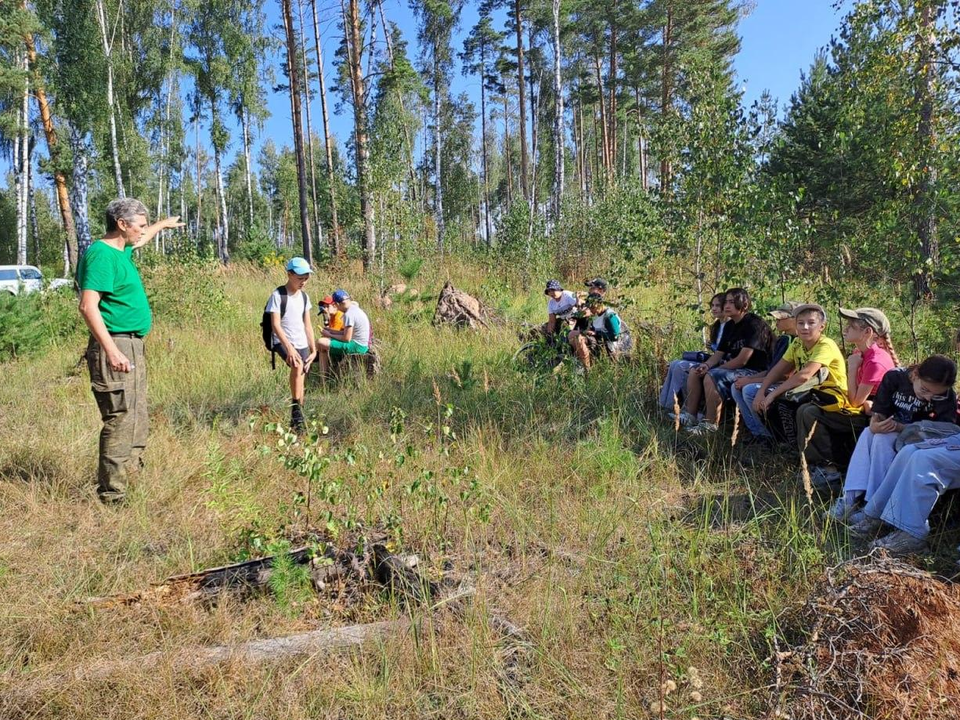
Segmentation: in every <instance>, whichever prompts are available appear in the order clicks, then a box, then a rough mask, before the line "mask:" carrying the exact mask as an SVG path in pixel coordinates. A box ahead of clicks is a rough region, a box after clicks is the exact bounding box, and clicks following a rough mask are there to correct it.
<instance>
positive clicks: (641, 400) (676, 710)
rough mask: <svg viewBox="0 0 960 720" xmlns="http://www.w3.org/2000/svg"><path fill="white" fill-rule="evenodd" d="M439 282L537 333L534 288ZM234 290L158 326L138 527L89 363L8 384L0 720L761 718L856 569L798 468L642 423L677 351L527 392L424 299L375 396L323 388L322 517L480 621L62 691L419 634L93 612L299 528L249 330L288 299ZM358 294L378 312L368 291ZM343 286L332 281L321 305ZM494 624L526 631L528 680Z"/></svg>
mask: <svg viewBox="0 0 960 720" xmlns="http://www.w3.org/2000/svg"><path fill="white" fill-rule="evenodd" d="M448 274H449V275H450V276H451V277H452V279H453V280H454V281H455V282H456V283H457V285H458V286H462V287H463V288H464V289H465V290H467V291H472V292H480V293H485V295H484V299H485V300H487V301H488V302H489V303H490V304H492V305H493V306H495V307H496V308H497V310H498V311H499V312H500V313H502V314H504V315H506V316H507V317H508V318H509V319H510V320H511V321H512V322H516V321H519V320H520V319H521V318H528V317H530V316H531V314H532V313H534V312H539V311H540V304H541V303H542V299H541V298H540V297H539V296H538V294H537V292H536V291H533V292H531V293H530V294H526V295H522V294H512V293H509V292H506V291H505V290H503V289H502V286H498V288H500V289H496V288H493V286H491V285H489V281H488V280H486V279H485V278H484V277H483V276H481V275H480V274H479V273H476V272H472V271H469V270H466V269H462V268H461V269H451V270H447V271H444V272H440V271H438V272H437V273H436V274H435V275H432V276H430V277H428V278H426V279H424V278H421V279H418V281H415V282H414V283H413V285H415V286H418V287H420V288H421V289H422V290H423V291H424V292H430V291H432V292H433V293H435V292H436V291H437V290H438V289H439V287H440V285H442V281H441V277H446V276H447V275H448ZM155 279H156V278H155ZM222 281H223V282H224V285H225V288H226V291H227V297H228V304H227V305H226V306H225V307H224V308H223V309H221V310H220V311H219V312H218V313H217V316H216V317H215V318H212V319H207V320H205V321H203V322H202V323H200V324H197V323H196V322H192V321H191V322H185V321H176V322H174V321H172V320H170V319H169V318H165V317H164V316H163V315H161V316H160V317H159V318H158V325H157V327H156V330H155V332H154V334H152V335H151V337H150V340H149V345H148V352H149V357H150V372H151V380H150V382H151V390H150V400H151V417H152V434H151V441H150V447H149V449H148V454H147V461H148V466H147V468H146V470H145V471H144V473H143V476H142V478H141V479H140V481H139V482H138V483H137V484H136V488H135V490H134V491H133V493H132V494H131V497H130V501H129V503H128V504H127V506H125V507H122V508H108V507H102V506H101V505H100V504H99V503H97V501H96V499H95V495H94V487H93V473H94V468H95V462H96V458H95V454H96V437H97V432H98V429H99V425H98V421H97V417H96V411H95V407H94V404H93V399H92V397H91V396H90V392H89V387H88V385H87V379H86V376H85V371H83V372H81V373H77V372H75V371H74V367H75V364H76V360H77V358H78V357H79V355H80V353H81V352H82V347H83V338H82V336H80V335H78V336H77V338H76V341H75V342H72V343H65V344H64V345H63V346H62V347H58V348H55V349H53V350H52V351H51V352H50V353H48V354H47V355H46V356H44V357H43V358H41V359H38V360H34V361H28V362H21V363H14V364H7V365H4V366H3V367H2V373H3V378H4V383H3V384H2V386H0V407H2V408H3V412H2V415H0V534H2V536H3V537H4V538H5V541H4V542H3V543H2V545H0V596H2V597H3V598H4V602H3V603H2V604H0V627H2V628H3V629H2V631H0V717H3V718H5V719H6V718H10V719H11V720H20V719H21V718H24V719H25V718H77V719H78V720H80V719H84V718H91V719H92V718H97V719H98V720H99V719H100V718H112V717H117V718H125V719H127V718H144V719H146V718H162V719H163V720H179V719H180V718H193V717H210V718H221V717H222V718H284V720H290V719H293V718H383V717H397V718H408V717H438V718H440V717H442V718H461V717H462V718H502V717H505V716H511V715H512V716H524V717H556V718H581V717H590V718H595V719H596V718H620V717H624V718H625V717H630V718H636V717H659V716H660V712H659V708H658V707H657V708H656V711H655V712H653V713H652V711H651V710H650V708H651V703H653V704H654V705H655V706H658V705H659V703H660V702H661V701H662V702H663V703H664V707H665V711H664V713H663V716H664V717H670V718H693V717H695V716H698V717H719V716H723V715H727V716H729V717H762V716H763V715H764V713H765V712H766V709H767V707H766V701H767V698H768V691H767V689H766V686H767V685H768V684H769V682H770V677H769V673H768V672H767V670H766V668H765V665H764V661H765V659H766V658H767V656H768V655H769V650H770V649H769V647H768V645H767V642H766V640H765V639H764V638H765V637H770V636H771V634H772V633H773V632H774V631H775V629H776V623H777V617H778V615H779V614H780V613H781V611H782V610H783V608H784V607H786V606H788V605H789V604H790V603H791V602H793V601H795V600H796V599H798V598H801V597H803V596H804V595H805V594H806V592H807V591H808V590H809V589H810V588H811V587H813V585H814V583H815V581H816V579H817V578H818V577H819V576H820V573H821V571H822V569H823V567H824V565H825V564H826V563H827V562H828V561H829V560H830V559H831V558H832V557H835V555H834V553H836V552H841V553H842V552H846V550H845V549H844V548H845V547H846V546H845V544H844V542H843V538H841V537H838V536H837V534H836V532H835V530H834V529H833V528H830V527H827V528H824V527H822V526H821V524H820V522H819V520H817V519H815V518H816V517H817V516H819V514H820V508H819V507H818V508H815V512H811V510H810V509H809V508H808V507H807V505H806V500H805V499H803V500H799V499H798V493H797V491H798V487H797V485H796V480H795V479H794V477H793V472H792V469H790V468H787V467H785V466H782V465H780V464H778V462H777V461H776V460H774V461H773V462H772V464H770V465H769V466H767V467H765V468H762V469H758V470H752V469H750V470H745V469H744V468H742V467H741V466H740V465H739V464H738V463H736V462H734V461H733V460H732V459H731V457H732V456H731V449H730V447H729V443H728V442H726V441H723V442H720V443H718V444H717V446H716V447H707V448H706V449H703V448H701V449H700V450H696V451H691V450H690V449H688V448H684V447H680V446H678V444H677V440H676V436H675V433H674V432H673V431H672V429H671V428H670V427H668V426H665V425H661V424H660V423H659V422H657V421H656V420H655V419H654V410H653V406H652V404H651V401H650V398H652V397H654V394H653V393H654V388H655V383H656V376H657V374H658V369H657V363H658V362H660V361H662V359H663V358H662V357H657V356H656V355H655V353H654V351H653V350H652V348H653V347H667V351H668V352H673V351H675V350H676V349H677V348H675V347H672V344H673V343H674V342H675V341H676V338H673V337H672V336H671V338H668V339H664V338H662V337H660V338H656V343H653V342H650V341H648V340H647V339H643V338H641V347H640V351H639V356H640V359H639V362H638V363H637V364H635V365H632V366H628V367H620V368H600V369H599V370H598V372H596V373H593V374H591V375H590V376H589V377H587V378H586V379H584V378H581V377H579V376H576V375H574V374H573V373H561V374H559V375H557V376H550V377H547V378H538V377H534V376H531V375H528V374H522V373H519V372H517V371H516V370H515V369H514V368H513V367H511V365H510V362H509V358H510V356H511V353H512V351H513V349H514V347H515V345H516V340H515V336H514V334H513V331H512V329H511V328H510V327H509V326H507V327H502V328H493V329H491V330H489V331H484V332H482V333H456V332H453V331H448V330H437V329H434V328H432V327H430V325H429V320H430V317H431V315H432V305H431V298H430V297H429V295H428V296H426V297H424V298H423V299H422V300H412V301H404V302H398V303H396V304H395V305H394V306H393V307H392V308H391V309H389V310H386V311H374V312H373V319H374V322H375V324H376V332H377V336H378V338H380V340H381V341H382V342H383V344H384V346H385V348H386V350H385V352H384V355H385V360H386V364H385V370H384V373H383V374H382V375H381V376H379V377H378V378H377V379H376V380H374V381H372V382H361V383H360V384H359V385H358V386H356V387H355V386H353V385H350V384H348V385H345V386H343V387H340V388H332V389H328V390H325V389H322V388H319V387H316V386H314V387H311V388H310V389H309V390H308V411H309V412H310V413H312V414H313V416H314V417H315V418H317V419H318V420H320V421H322V423H325V424H327V425H328V426H329V427H330V435H329V437H328V439H327V440H325V441H323V443H324V444H325V447H327V449H328V451H329V452H330V453H332V454H334V455H335V457H334V458H333V459H332V463H331V465H330V467H329V468H328V469H327V471H326V472H325V474H324V478H325V479H327V480H329V481H330V482H331V483H333V484H334V485H336V487H337V490H336V491H335V492H334V491H331V495H330V496H329V497H330V499H328V500H324V499H323V493H322V492H320V489H319V487H316V488H315V489H314V497H313V506H312V512H313V513H314V515H313V517H312V518H311V519H312V520H313V521H314V522H320V521H322V513H323V512H326V511H329V512H330V513H331V516H332V517H335V518H344V517H348V516H349V517H354V518H356V519H357V520H358V521H359V522H361V523H364V524H367V525H376V524H386V525H388V526H389V527H391V528H392V529H393V531H394V533H395V536H396V537H397V539H398V540H399V541H400V542H402V543H403V545H404V546H405V547H406V548H407V549H409V550H411V551H413V552H416V553H418V554H419V555H420V556H421V558H423V559H424V562H426V563H427V564H429V565H430V566H432V567H439V566H440V565H441V563H442V562H444V561H445V562H447V563H449V564H451V565H452V567H453V568H454V570H455V572H457V573H459V574H460V575H462V576H463V577H466V578H469V579H470V581H471V582H472V583H473V584H474V585H475V586H476V588H477V594H476V597H475V599H474V601H473V602H472V603H471V604H469V605H467V606H466V609H465V611H464V613H462V614H457V613H454V612H452V611H449V610H446V611H439V612H437V613H425V612H423V611H422V610H414V611H412V612H413V614H414V616H415V617H416V619H417V621H418V622H417V626H418V628H419V630H418V632H416V633H414V632H409V633H405V634H403V635H401V636H398V637H392V638H389V639H388V640H386V641H385V642H383V643H374V644H373V645H370V646H367V647H365V648H364V649H363V651H360V652H357V651H353V652H349V653H346V654H336V655H334V656H330V657H325V656H317V657H310V658H304V659H302V660H300V661H296V662H287V663H281V664H275V665H261V666H257V667H248V666H240V665H238V664H229V665H224V666H219V667H216V668H214V669H209V668H208V669H202V670H200V669H195V668H191V667H189V666H184V665H183V664H182V663H179V662H178V663H174V662H172V661H171V662H161V664H160V665H159V667H155V668H151V669H149V670H132V671H129V672H125V673H122V674H119V675H116V676H113V677H111V678H110V679H109V680H106V681H98V682H84V681H83V680H70V679H66V680H64V679H63V678H70V677H72V676H71V672H72V671H73V670H74V669H76V668H78V667H81V666H84V665H85V664H91V663H96V662H98V661H105V660H115V659H122V658H132V657H137V656H140V655H144V654H147V653H150V652H153V651H158V650H159V651H170V652H173V651H176V650H177V649H180V648H184V647H191V646H197V645H207V644H231V643H240V642H244V641H246V640H250V639H254V638H265V637H275V636H282V635H286V634H291V633H295V632H300V631H304V630H309V629H315V628H320V627H328V626H337V625H343V624H348V623H355V622H367V621H374V620H383V619H391V618H395V617H398V616H399V615H400V614H401V613H402V612H406V611H405V610H402V609H401V608H400V607H399V606H398V605H397V603H396V602H395V601H394V600H393V599H392V598H391V597H389V595H388V594H386V593H378V592H375V591H372V592H369V593H367V595H366V596H365V599H364V602H362V603H360V604H351V605H350V606H342V605H341V604H338V603H337V602H336V601H335V600H333V599H331V598H325V597H318V598H316V599H313V600H311V601H309V602H305V603H302V604H300V605H296V606H294V607H293V608H290V607H283V606H281V604H280V603H278V602H277V601H276V600H275V599H274V598H273V597H271V596H270V595H269V594H267V595H260V596H256V597H253V598H247V599H240V598H232V599H231V598H228V599H225V600H223V601H221V602H219V603H218V604H217V605H215V606H212V607H199V606H193V605H186V606H185V605H176V604H174V605H163V604H143V605H140V606H135V607H116V608H110V609H93V608H91V607H89V606H86V605H84V604H83V603H82V602H78V601H82V600H83V598H85V597H88V596H94V595H105V594H110V593H119V592H134V591H136V590H139V589H142V588H144V587H146V586H148V585H149V584H150V583H153V582H157V581H160V580H162V579H163V578H165V577H167V576H169V575H171V574H175V573H183V572H189V571H192V570H197V569H200V568H203V567H205V566H210V565H214V564H218V563H221V562H223V561H227V560H229V559H231V558H233V557H236V556H237V555H238V553H239V552H240V551H241V550H242V549H243V548H244V547H245V545H244V542H243V540H242V537H244V535H243V534H244V532H247V535H246V537H247V538H248V539H249V536H250V532H251V531H253V530H256V532H258V533H260V534H262V536H263V537H264V538H265V539H266V540H269V539H270V538H271V537H274V536H277V535H281V534H282V532H283V528H284V526H286V525H289V524H290V523H293V522H301V523H302V522H303V516H302V512H303V509H302V506H299V505H297V504H296V502H295V496H296V493H297V492H299V491H302V490H304V488H305V485H304V480H303V478H301V477H298V476H297V475H296V474H295V473H293V472H291V471H289V470H285V469H284V468H283V467H282V466H281V465H280V464H279V463H278V462H277V461H276V458H275V457H274V455H275V454H276V453H275V448H274V452H272V453H267V454H264V453H263V452H261V451H260V448H261V447H263V446H273V445H274V440H275V436H271V435H270V434H269V433H267V432H265V431H264V429H263V428H264V425H265V423H267V422H270V421H278V420H281V421H282V420H283V419H284V412H285V411H284V403H283V400H284V397H285V373H283V372H282V371H281V370H279V369H278V370H277V372H275V373H274V372H272V371H271V370H270V368H269V362H268V357H267V355H266V353H265V352H264V351H263V350H262V348H261V347H259V337H258V328H257V322H258V317H259V313H260V309H261V307H262V303H263V302H264V300H265V298H266V295H267V293H268V291H269V289H270V288H271V287H273V286H274V285H275V284H276V283H277V279H276V278H275V277H270V276H267V275H265V274H264V273H261V272H259V271H253V270H250V269H242V268H241V269H233V270H231V271H229V272H227V273H225V275H224V276H223V278H222ZM341 282H343V283H345V284H347V286H348V288H349V289H350V290H351V291H352V292H353V293H354V295H355V296H356V297H358V299H359V300H360V302H361V303H362V304H363V305H365V306H366V307H368V308H369V307H371V306H372V299H373V294H374V289H373V288H372V287H370V286H368V285H365V284H362V283H359V282H353V281H347V280H341ZM333 284H334V281H333V279H331V278H328V277H323V276H320V277H317V278H315V279H314V280H312V281H311V288H310V290H311V294H312V295H314V296H318V295H319V293H320V291H321V289H322V288H324V289H325V288H326V287H328V286H332V285H333ZM655 296H656V291H655V289H650V290H648V291H645V294H643V295H638V297H637V298H636V299H637V300H638V302H639V305H638V307H639V308H643V307H651V308H652V307H654V304H653V303H652V301H651V299H652V298H654V297H655ZM434 298H435V295H434ZM631 312H632V313H634V316H635V317H639V316H640V314H642V312H643V311H642V310H637V309H633V310H631ZM651 316H652V313H646V317H648V318H649V317H651ZM628 317H629V316H628ZM465 363H466V364H465ZM435 393H437V394H439V399H440V402H439V403H438V402H437V398H436V397H435ZM448 407H449V411H448ZM251 420H252V422H251ZM392 425H394V426H395V427H393V430H394V432H392V433H391V426H392ZM443 425H447V426H448V427H449V428H450V430H451V435H445V434H444V433H443V431H442V426H443ZM454 436H455V437H454ZM466 468H469V471H466V470H465V469H466ZM473 478H475V479H476V481H477V484H476V486H475V487H473V488H472V489H470V490H469V492H468V488H470V487H471V486H470V485H469V481H470V479H473ZM761 498H763V500H762V501H761ZM771 498H772V499H771ZM298 512H299V513H300V515H299V516H298V515H297V513H298ZM487 512H489V517H488V516H487ZM831 548H833V549H831ZM837 548H839V550H837ZM493 614H503V615H505V616H506V617H508V618H509V619H510V620H512V622H513V623H515V624H516V625H518V626H519V627H521V628H523V629H524V635H525V639H526V640H527V641H528V642H529V650H528V651H527V652H526V653H525V654H524V655H523V658H522V661H520V662H519V663H518V664H516V665H514V664H513V661H512V660H510V654H509V652H507V650H508V648H505V647H504V643H503V641H502V639H501V637H500V634H499V633H498V632H497V631H496V630H495V629H494V628H493V627H492V625H491V619H490V618H491V616H492V615H493ZM690 667H694V668H695V670H694V671H693V673H692V674H691V672H690V671H689V670H688V668H690ZM51 679H56V680H57V682H56V684H54V685H52V686H51V684H50V680H51ZM666 681H669V682H668V683H667V684H666V685H664V682H666ZM669 683H675V684H676V686H677V689H676V690H673V689H672V686H671V685H670V684H669ZM651 713H652V714H651Z"/></svg>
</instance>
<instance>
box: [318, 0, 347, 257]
mask: <svg viewBox="0 0 960 720" xmlns="http://www.w3.org/2000/svg"><path fill="white" fill-rule="evenodd" d="M310 5H311V7H312V9H313V40H314V43H315V44H316V50H317V79H318V83H319V85H320V112H321V113H322V115H323V149H324V152H325V154H326V160H327V189H328V190H329V192H330V219H331V222H332V224H333V238H332V243H331V244H332V246H333V255H334V257H340V256H341V255H342V254H343V243H342V242H341V240H340V223H339V221H338V219H337V190H336V182H335V179H334V172H333V147H332V144H333V143H332V140H331V137H330V116H329V114H328V112H327V87H326V82H325V81H324V78H323V47H322V45H321V43H320V23H319V22H318V20H317V0H310Z"/></svg>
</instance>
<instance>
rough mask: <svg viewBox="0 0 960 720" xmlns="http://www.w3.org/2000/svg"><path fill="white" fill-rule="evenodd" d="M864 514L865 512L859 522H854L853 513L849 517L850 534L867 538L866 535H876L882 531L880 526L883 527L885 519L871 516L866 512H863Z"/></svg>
mask: <svg viewBox="0 0 960 720" xmlns="http://www.w3.org/2000/svg"><path fill="white" fill-rule="evenodd" d="M861 513H862V511H861ZM854 514H856V513H854ZM862 514H863V518H862V519H861V520H859V522H856V523H855V522H853V520H854V518H853V516H852V515H851V516H850V518H849V519H848V522H849V523H850V524H849V526H848V529H849V531H850V534H851V535H855V536H856V537H861V538H866V537H870V536H871V535H876V534H877V533H878V532H879V531H880V528H882V527H883V520H881V519H880V518H875V517H870V516H869V515H867V514H866V513H862Z"/></svg>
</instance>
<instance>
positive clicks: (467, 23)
mask: <svg viewBox="0 0 960 720" xmlns="http://www.w3.org/2000/svg"><path fill="white" fill-rule="evenodd" d="M600 1H602V0H600ZM833 4H834V0H756V5H755V7H754V10H753V12H752V13H751V14H750V15H749V16H748V17H747V18H746V19H744V20H743V21H742V22H741V24H740V26H739V32H740V36H741V42H742V49H741V52H740V54H739V55H738V56H737V58H736V59H735V66H736V70H737V75H738V78H739V80H740V82H741V83H742V85H743V87H744V88H745V93H744V102H745V104H746V105H747V106H748V107H749V106H750V104H752V103H753V101H754V100H756V99H758V98H759V97H760V95H761V94H762V92H763V91H764V90H765V89H767V90H770V92H771V94H772V95H773V96H774V97H775V98H777V99H778V100H779V107H780V108H781V109H782V108H783V107H784V106H785V105H786V103H787V102H788V101H789V99H790V95H791V94H792V93H793V92H794V90H796V88H797V86H798V85H799V83H800V73H801V72H802V71H805V70H806V69H807V68H808V67H809V66H810V64H811V63H812V61H813V57H814V53H815V52H816V51H817V49H818V48H821V47H823V46H825V45H826V44H827V43H828V42H829V41H830V36H831V34H833V32H834V30H835V29H836V28H837V27H838V26H839V24H840V19H841V17H842V15H841V14H839V13H838V12H837V11H835V10H834V9H833ZM278 5H279V3H275V4H270V5H268V6H267V7H268V17H269V19H270V25H271V27H276V26H277V25H278V24H279V22H280V20H279V10H278ZM328 5H330V2H329V0H320V3H319V5H318V7H324V6H328ZM330 7H331V9H330V10H328V11H325V12H323V13H322V14H321V17H326V18H328V20H327V21H326V22H323V21H322V22H321V25H322V26H325V27H327V34H328V35H329V39H328V40H325V42H324V60H325V63H326V67H325V69H326V70H327V74H328V77H329V73H330V70H331V66H332V60H333V53H334V51H335V49H336V46H337V38H336V37H335V34H336V32H337V30H336V26H335V25H334V24H333V21H334V17H335V12H336V11H335V10H334V9H333V8H336V9H337V10H338V9H339V2H336V0H335V4H333V5H330ZM384 10H385V12H386V15H387V18H388V20H390V21H392V22H396V23H397V24H398V26H399V27H400V29H401V31H402V32H403V34H404V36H405V37H406V39H407V41H408V44H409V52H410V54H411V55H412V56H415V54H416V36H417V26H416V19H415V18H414V16H413V12H412V11H411V10H410V9H409V7H408V5H407V2H406V0H385V2H384ZM476 21H477V11H476V3H475V2H473V1H472V0H468V7H467V9H466V10H465V11H464V12H463V14H462V16H461V19H460V27H459V31H458V36H457V38H456V39H455V41H454V49H455V50H456V51H459V50H460V49H461V48H462V45H463V38H464V37H465V36H466V35H467V33H469V31H470V28H471V27H472V26H473V25H474V24H475V23H476ZM497 24H498V25H501V24H502V23H499V22H498V23H497ZM276 32H279V31H276ZM321 32H322V33H323V32H324V31H323V28H321ZM378 37H379V40H380V41H381V42H382V40H383V36H382V33H379V35H378ZM461 91H466V92H467V93H468V94H470V96H471V97H472V98H474V100H475V103H476V105H477V106H478V107H479V104H480V100H479V97H480V96H479V92H480V90H479V83H478V81H477V80H476V79H475V78H473V77H463V76H462V75H461V74H460V68H459V64H458V66H457V69H456V72H455V75H454V92H461ZM314 105H315V108H314V110H313V111H312V112H313V119H314V123H315V124H314V130H315V132H317V133H318V134H319V125H320V107H319V99H316V100H315V102H314ZM269 107H270V110H271V117H270V119H269V120H268V121H267V123H266V125H265V127H264V133H263V136H264V137H270V138H273V139H274V142H279V141H284V142H289V141H290V138H291V135H292V133H291V130H290V127H291V123H290V100H289V98H288V97H287V96H285V95H283V94H277V93H273V94H271V97H270V101H269ZM331 124H332V126H333V130H334V132H335V134H336V135H337V137H338V139H339V140H340V142H341V143H344V142H345V141H346V140H347V138H348V137H349V133H350V132H351V129H352V120H351V117H350V113H349V108H345V109H344V112H343V113H342V114H340V115H333V116H332V118H331Z"/></svg>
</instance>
